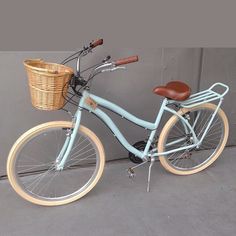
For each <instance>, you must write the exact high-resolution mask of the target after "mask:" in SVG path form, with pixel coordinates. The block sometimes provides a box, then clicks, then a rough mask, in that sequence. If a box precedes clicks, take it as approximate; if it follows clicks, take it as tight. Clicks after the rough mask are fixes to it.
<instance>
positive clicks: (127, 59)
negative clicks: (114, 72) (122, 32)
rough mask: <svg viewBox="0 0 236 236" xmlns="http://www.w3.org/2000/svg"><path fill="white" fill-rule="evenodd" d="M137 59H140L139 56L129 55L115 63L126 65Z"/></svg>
mask: <svg viewBox="0 0 236 236" xmlns="http://www.w3.org/2000/svg"><path fill="white" fill-rule="evenodd" d="M136 61H138V56H132V57H127V58H123V59H119V60H117V61H115V65H116V66H120V65H125V64H128V63H133V62H136Z"/></svg>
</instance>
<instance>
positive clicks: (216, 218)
mask: <svg viewBox="0 0 236 236" xmlns="http://www.w3.org/2000/svg"><path fill="white" fill-rule="evenodd" d="M235 152H236V148H228V149H226V150H225V151H224V152H223V154H222V155H221V157H220V158H219V159H218V160H217V161H216V162H215V163H214V164H213V165H212V166H211V167H209V168H208V169H207V170H205V171H203V172H201V173H198V174H195V175H191V176H175V175H172V174H169V173H167V172H166V171H165V170H164V169H163V168H162V167H161V165H160V163H159V162H156V163H155V165H154V167H153V172H152V182H151V192H150V193H146V191H145V189H146V178H147V166H146V167H142V168H140V169H138V170H137V171H136V177H135V179H134V180H130V179H128V177H127V175H126V172H125V170H126V168H128V167H130V166H132V163H130V162H128V161H127V160H124V161H119V162H113V163H108V164H107V165H106V169H105V171H104V175H103V177H102V179H101V181H100V182H99V184H98V185H97V186H96V187H95V188H94V190H92V191H91V192H90V193H89V194H88V195H87V196H85V197H84V198H82V199H81V200H79V201H77V202H74V203H72V204H69V205H65V206H60V207H41V206H36V205H33V204H31V203H28V202H26V201H25V200H23V199H21V198H20V197H18V195H16V194H15V192H14V191H13V190H12V189H11V187H10V185H9V183H8V181H6V180H4V181H0V214H1V219H0V235H87V236H89V235H96V236H99V235H103V236H106V235H109V236H110V235H129V236H132V235H136V236H139V235H140V236H141V235H142V236H146V235H148V236H149V235H150V236H154V235H155V236H156V235H158V236H167V235H168V236H169V235H181V236H185V235H186V236H187V235H188V236H190V235H191V236H195V235H198V236H199V235H203V236H208V235H212V236H213V235H214V236H218V235H219V236H226V235H227V236H228V235H236V156H235Z"/></svg>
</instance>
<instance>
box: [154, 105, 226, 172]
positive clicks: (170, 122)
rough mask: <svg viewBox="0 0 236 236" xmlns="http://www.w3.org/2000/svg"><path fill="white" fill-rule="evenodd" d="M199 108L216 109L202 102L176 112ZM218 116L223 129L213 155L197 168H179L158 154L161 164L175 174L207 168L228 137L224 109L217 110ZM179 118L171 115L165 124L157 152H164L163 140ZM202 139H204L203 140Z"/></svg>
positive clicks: (219, 152) (221, 149) (222, 148)
mask: <svg viewBox="0 0 236 236" xmlns="http://www.w3.org/2000/svg"><path fill="white" fill-rule="evenodd" d="M200 109H205V110H209V111H214V110H215V109H216V105H214V104H211V103H206V104H202V105H199V106H196V107H193V108H188V109H186V108H184V109H181V110H180V111H178V113H179V114H180V115H183V114H185V113H187V112H193V111H197V110H200ZM218 117H220V119H221V121H222V126H223V130H224V133H223V135H222V140H221V142H220V144H219V146H218V147H217V149H216V151H215V153H214V155H212V156H211V157H210V158H209V159H208V160H206V161H205V162H204V163H202V164H201V165H199V167H197V168H193V169H183V170H182V169H180V168H176V167H175V166H173V165H172V164H171V163H170V161H169V160H168V159H167V157H166V156H160V157H159V160H160V162H161V164H162V166H163V167H164V168H165V169H166V170H167V171H169V172H171V173H173V174H176V175H191V174H195V173H197V172H199V171H202V170H204V169H205V168H207V167H208V166H210V165H211V164H212V163H213V162H214V161H215V160H216V159H217V158H218V157H219V156H220V154H221V153H222V151H223V150H224V147H225V145H226V142H227V139H228V134H229V124H228V119H227V117H226V115H225V113H224V111H223V110H222V109H219V110H218ZM178 120H179V118H178V117H177V116H175V115H173V116H172V117H171V118H170V119H169V120H168V122H167V123H166V124H165V126H164V128H163V130H162V132H161V134H160V137H159V140H158V152H159V153H161V152H164V151H165V142H166V139H167V137H168V135H169V132H170V131H171V129H172V127H174V125H175V124H176V123H177V122H178ZM203 141H204V140H203Z"/></svg>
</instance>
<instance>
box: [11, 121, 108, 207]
mask: <svg viewBox="0 0 236 236" xmlns="http://www.w3.org/2000/svg"><path fill="white" fill-rule="evenodd" d="M71 127H72V123H71V122H66V121H55V122H48V123H45V124H42V125H39V126H36V127H34V128H32V129H30V130H29V131H27V132H26V133H24V134H23V135H22V136H21V137H20V138H19V139H18V140H17V141H16V143H15V144H14V145H13V147H12V149H11V151H10V153H9V157H8V162H7V173H8V178H9V181H10V183H11V185H12V187H13V188H14V190H15V191H16V192H17V193H18V194H19V195H20V196H21V197H23V198H24V199H26V200H28V201H30V202H32V203H35V204H39V205H45V206H56V205H63V204H67V203H70V202H72V201H75V200H78V199H79V198H81V197H83V196H84V195H85V194H87V193H88V192H89V191H90V190H91V189H92V188H93V187H94V186H95V185H96V183H97V182H98V180H99V179H100V177H101V175H102V172H103V169H104V163H105V154H104V149H103V146H102V144H101V142H100V140H99V139H98V138H97V136H96V135H95V134H94V133H93V132H92V131H91V130H89V129H87V128H86V127H84V126H80V128H79V130H78V134H77V137H76V140H75V142H74V146H73V148H72V150H71V153H70V155H69V157H68V159H67V161H66V163H65V166H64V169H63V170H57V169H56V158H57V156H58V154H59V153H60V150H61V148H62V146H63V144H64V142H65V139H66V137H67V134H68V130H70V128H71Z"/></svg>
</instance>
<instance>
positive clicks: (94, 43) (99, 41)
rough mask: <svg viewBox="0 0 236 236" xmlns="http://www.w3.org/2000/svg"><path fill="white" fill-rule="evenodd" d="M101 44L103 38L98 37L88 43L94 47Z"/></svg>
mask: <svg viewBox="0 0 236 236" xmlns="http://www.w3.org/2000/svg"><path fill="white" fill-rule="evenodd" d="M102 44H103V39H98V40H95V41H94V42H92V43H90V47H91V48H95V47H97V46H99V45H102Z"/></svg>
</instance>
